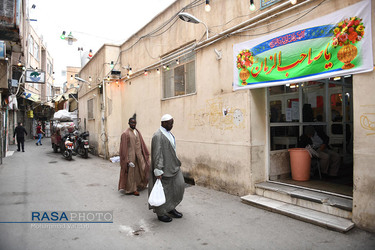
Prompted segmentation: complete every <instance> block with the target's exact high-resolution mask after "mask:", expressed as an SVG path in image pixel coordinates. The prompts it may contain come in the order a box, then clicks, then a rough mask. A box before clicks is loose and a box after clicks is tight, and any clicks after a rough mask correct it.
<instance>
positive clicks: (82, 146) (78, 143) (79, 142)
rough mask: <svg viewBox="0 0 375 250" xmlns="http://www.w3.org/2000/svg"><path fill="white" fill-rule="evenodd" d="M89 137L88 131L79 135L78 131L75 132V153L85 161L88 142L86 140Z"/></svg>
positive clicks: (87, 154) (87, 153)
mask: <svg viewBox="0 0 375 250" xmlns="http://www.w3.org/2000/svg"><path fill="white" fill-rule="evenodd" d="M89 135H90V134H89V132H88V131H87V132H83V133H81V134H79V132H78V131H76V132H75V136H76V137H75V143H74V144H75V145H74V148H75V152H76V153H77V154H79V155H80V156H82V157H83V158H85V159H87V158H88V156H89V140H88V139H87V137H89Z"/></svg>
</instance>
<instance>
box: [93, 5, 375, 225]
mask: <svg viewBox="0 0 375 250" xmlns="http://www.w3.org/2000/svg"><path fill="white" fill-rule="evenodd" d="M301 2H302V1H301ZM356 2H357V1H354V0H346V1H339V0H330V1H325V2H324V3H323V4H322V5H321V6H319V7H318V8H316V9H314V10H312V11H311V13H309V15H306V16H304V17H301V16H302V13H304V10H307V9H308V8H311V7H314V6H316V5H317V4H319V3H321V1H310V2H309V3H307V4H306V5H305V6H303V7H299V8H296V9H294V10H292V11H290V12H288V13H287V14H280V15H279V16H277V17H275V18H273V19H271V20H268V21H266V22H264V23H262V25H257V26H256V28H254V29H250V30H249V31H247V32H243V33H241V36H236V35H233V36H229V37H226V38H225V39H222V40H220V41H218V42H215V43H213V44H211V45H208V46H206V47H204V48H200V49H197V50H196V57H195V63H196V67H195V83H196V93H193V94H191V95H187V96H180V97H175V98H169V99H163V97H162V78H161V76H162V74H160V75H158V74H157V73H156V70H155V69H156V67H159V68H160V67H161V65H160V64H159V65H157V63H158V62H159V63H160V61H161V59H162V58H163V57H164V56H165V55H166V54H170V53H172V52H173V51H175V50H177V49H179V48H182V47H184V46H186V44H189V43H190V44H191V43H194V42H196V43H198V42H200V41H202V40H204V39H205V35H204V32H205V28H204V26H203V25H200V24H198V25H194V24H192V23H185V22H182V21H180V20H177V21H176V22H175V24H174V25H173V26H171V27H170V29H169V30H168V32H164V33H163V34H162V35H160V36H154V37H147V38H145V39H141V40H139V37H142V36H144V35H145V34H147V33H149V32H151V31H154V30H155V29H156V28H157V27H159V26H160V25H161V24H162V23H165V22H166V21H167V20H168V19H169V18H171V17H172V16H173V15H175V14H176V13H177V12H178V11H179V10H180V9H181V8H182V7H183V6H186V5H187V4H188V3H190V1H187V0H186V1H184V0H181V1H176V2H175V3H174V4H172V5H171V6H170V8H168V9H167V10H165V11H164V12H163V13H161V14H160V15H158V16H157V17H155V18H154V19H153V20H152V21H151V22H150V23H149V24H147V25H146V26H145V27H144V28H142V29H141V30H140V31H139V32H137V33H136V34H134V36H133V37H131V38H129V40H127V41H126V42H125V43H124V44H122V45H121V46H120V51H121V54H120V55H121V56H120V62H121V64H122V66H127V65H130V66H131V67H132V69H133V72H135V74H134V75H133V76H132V77H131V78H130V79H124V80H125V81H124V82H122V83H121V85H120V86H119V87H117V86H116V85H111V86H109V87H108V88H107V92H106V93H107V96H108V105H107V106H108V109H107V111H106V112H107V129H108V131H107V133H108V138H109V139H108V152H109V156H112V155H117V154H118V148H119V140H120V136H121V133H122V132H123V131H124V130H125V129H126V128H127V127H128V125H127V123H128V119H129V118H130V117H131V116H133V114H134V113H136V114H137V128H138V129H139V130H140V131H141V133H142V134H143V137H144V139H145V141H146V144H147V145H148V146H150V142H151V138H152V135H153V133H154V132H155V131H156V130H157V129H158V128H159V126H160V117H161V116H162V115H163V114H165V113H169V114H171V115H172V116H173V117H174V120H175V123H174V128H173V130H172V133H173V134H174V135H175V137H176V141H177V154H178V156H179V158H180V159H181V160H182V171H183V172H184V174H185V176H187V177H189V178H193V179H194V180H195V182H196V183H197V184H199V185H204V186H207V187H210V188H214V189H217V190H221V191H224V192H228V193H232V194H238V195H243V194H247V193H254V185H255V183H257V182H261V181H266V180H267V179H268V177H267V176H268V175H269V172H270V171H269V154H270V152H269V145H268V122H267V119H268V115H267V109H266V107H267V105H266V89H265V88H263V89H255V90H251V91H250V90H243V91H237V92H233V91H232V75H233V49H232V46H233V44H236V43H239V42H243V41H247V40H250V39H253V38H256V37H259V36H262V34H264V33H265V32H274V30H278V29H279V28H281V27H284V26H285V27H290V26H293V25H296V24H297V23H295V24H294V23H293V24H290V19H288V18H290V17H293V19H296V18H297V17H301V18H300V19H299V20H298V22H299V23H303V22H307V21H310V20H311V19H312V18H316V17H318V16H322V15H325V14H329V13H331V12H332V10H335V9H341V8H344V7H347V6H349V5H351V4H353V3H356ZM280 4H281V3H280ZM374 5H375V4H374V0H372V8H374ZM373 12H374V11H373ZM189 13H190V14H192V15H194V16H196V17H198V18H199V19H200V20H202V21H203V22H205V23H206V24H207V25H208V26H209V27H210V32H211V33H210V37H211V36H213V35H215V34H217V33H219V32H221V31H223V30H225V29H227V28H229V27H233V26H235V25H236V24H238V23H240V22H243V21H245V20H247V19H249V18H251V17H252V16H254V14H249V11H248V2H246V1H240V0H233V1H224V0H222V1H220V0H218V1H212V9H211V12H210V13H206V12H204V8H192V9H189ZM258 14H259V13H258ZM236 17H238V18H236ZM264 24H268V25H264ZM287 25H289V26H287ZM372 34H374V32H372ZM372 36H373V35H372ZM138 40H139V41H138ZM373 47H374V46H373ZM214 49H217V50H219V51H221V52H222V59H221V60H217V59H216V55H215V53H214ZM90 63H91V62H90ZM153 64H155V65H157V66H156V67H154V68H153V69H151V71H150V73H149V74H148V75H147V76H145V75H143V74H142V72H143V70H144V69H145V68H146V67H149V66H150V65H153ZM121 71H122V75H123V76H125V75H126V73H127V71H126V70H125V69H123V68H121ZM373 82H374V75H373V73H368V74H360V75H356V76H354V87H353V88H354V102H355V103H354V107H355V110H354V113H355V114H356V116H355V117H354V120H355V123H356V124H355V128H354V142H355V144H354V147H355V150H354V159H355V163H354V169H355V171H354V178H355V190H354V197H353V198H354V200H353V202H354V208H353V220H354V221H355V222H356V223H358V225H359V226H362V227H364V228H369V229H373V228H374V226H375V224H374V222H373V221H375V220H374V212H373V209H372V210H371V208H373V207H374V198H373V196H371V194H372V193H373V192H374V186H373V185H371V183H373V182H374V175H373V174H371V171H370V169H371V166H370V162H372V160H373V155H374V152H373V148H374V145H373V144H374V142H373V141H374V140H371V139H369V138H370V136H372V135H367V134H366V132H367V133H369V131H367V130H368V128H367V129H366V128H364V127H363V126H364V125H363V124H362V125H361V119H360V114H365V113H366V114H367V113H371V114H372V113H375V111H374V106H375V104H374V103H373V100H372V99H371V96H373V95H371V94H369V93H372V92H373V88H371V84H370V83H373ZM363 96H366V97H365V98H363ZM358 116H359V117H358ZM371 121H373V120H371ZM371 124H372V123H371ZM358 130H362V132H361V133H358ZM365 131H366V132H365ZM371 131H372V130H371ZM371 131H370V133H371Z"/></svg>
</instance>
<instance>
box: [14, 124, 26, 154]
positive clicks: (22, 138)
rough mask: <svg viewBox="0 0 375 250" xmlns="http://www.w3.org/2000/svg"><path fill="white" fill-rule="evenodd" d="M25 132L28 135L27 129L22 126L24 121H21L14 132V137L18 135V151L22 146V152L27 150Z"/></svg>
mask: <svg viewBox="0 0 375 250" xmlns="http://www.w3.org/2000/svg"><path fill="white" fill-rule="evenodd" d="M25 134H26V135H27V132H26V129H25V128H24V127H23V126H22V122H19V123H18V126H17V127H16V128H15V129H14V133H13V138H15V137H16V135H17V137H16V138H17V147H18V149H17V151H20V150H21V147H22V152H25V136H24V135H25Z"/></svg>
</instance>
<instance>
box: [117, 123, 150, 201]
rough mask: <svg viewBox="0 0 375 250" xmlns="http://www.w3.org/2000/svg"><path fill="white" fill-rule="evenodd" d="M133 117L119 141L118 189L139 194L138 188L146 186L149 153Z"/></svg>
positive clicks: (126, 192)
mask: <svg viewBox="0 0 375 250" xmlns="http://www.w3.org/2000/svg"><path fill="white" fill-rule="evenodd" d="M136 125H137V122H136V120H135V118H130V119H129V128H128V129H127V130H126V131H125V132H124V133H122V135H121V142H120V166H121V172H120V180H119V184H118V190H125V194H129V195H131V194H132V195H135V196H139V192H138V190H143V189H145V188H146V187H147V183H148V173H149V169H150V163H149V156H150V153H149V152H148V149H147V147H146V144H145V142H144V140H143V137H142V135H141V133H140V132H139V130H138V129H136V128H135V127H136Z"/></svg>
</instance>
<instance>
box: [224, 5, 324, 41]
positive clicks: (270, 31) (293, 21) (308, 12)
mask: <svg viewBox="0 0 375 250" xmlns="http://www.w3.org/2000/svg"><path fill="white" fill-rule="evenodd" d="M326 1H327V0H323V1H322V2H320V3H319V4H318V5H316V6H314V7H312V8H310V9H309V10H307V11H306V13H305V14H303V15H302V16H300V17H298V18H296V19H294V20H292V21H291V22H289V23H287V24H285V25H282V26H280V27H278V28H275V29H272V30H269V31H267V32H263V33H258V34H252V35H237V34H236V32H239V33H242V32H246V31H250V30H253V29H255V28H249V29H244V30H241V31H235V32H233V33H231V34H230V35H233V36H245V37H250V36H260V35H266V34H269V33H272V32H274V31H277V30H280V29H282V28H284V27H287V26H289V25H291V24H292V23H295V22H296V21H298V20H300V19H302V18H303V17H305V16H306V15H308V14H310V13H311V12H312V11H313V10H315V9H316V8H318V7H319V6H320V5H322V4H323V3H324V2H326ZM301 13H303V12H300V13H297V14H295V15H294V16H296V15H300V14H301ZM288 18H290V17H287V18H284V19H282V20H281V21H283V20H286V19H288ZM277 22H280V20H278V21H275V22H273V23H277ZM273 23H270V24H266V25H263V26H258V27H256V28H257V29H259V28H260V27H264V26H269V25H271V24H273Z"/></svg>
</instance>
